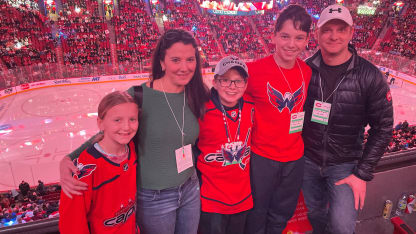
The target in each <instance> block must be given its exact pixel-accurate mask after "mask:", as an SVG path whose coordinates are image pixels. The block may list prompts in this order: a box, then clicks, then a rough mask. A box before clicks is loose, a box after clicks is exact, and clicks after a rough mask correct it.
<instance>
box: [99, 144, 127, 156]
mask: <svg viewBox="0 0 416 234" xmlns="http://www.w3.org/2000/svg"><path fill="white" fill-rule="evenodd" d="M94 147H95V148H96V149H97V150H98V151H99V152H100V153H102V154H103V155H104V156H106V157H107V158H110V159H122V158H125V157H126V156H128V155H129V153H130V150H129V147H128V146H127V145H124V149H125V150H124V153H122V154H120V155H118V154H110V153H107V152H105V150H104V149H103V147H101V145H100V144H99V143H98V142H97V143H95V144H94Z"/></svg>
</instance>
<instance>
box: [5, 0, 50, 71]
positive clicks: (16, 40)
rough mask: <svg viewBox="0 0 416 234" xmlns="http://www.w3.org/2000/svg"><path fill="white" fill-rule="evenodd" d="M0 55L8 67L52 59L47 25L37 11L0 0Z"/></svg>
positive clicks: (45, 61)
mask: <svg viewBox="0 0 416 234" xmlns="http://www.w3.org/2000/svg"><path fill="white" fill-rule="evenodd" d="M0 45H1V46H0V59H1V60H2V61H3V63H4V64H5V66H6V67H7V68H8V69H11V68H15V67H18V66H28V65H31V64H34V63H47V62H55V61H56V55H55V53H54V50H53V48H54V47H55V46H54V43H53V39H52V34H51V29H50V26H49V24H48V21H45V19H44V17H43V16H41V15H40V13H39V12H38V11H33V10H29V9H27V8H25V6H23V5H22V6H20V7H18V8H16V7H11V6H9V5H8V4H7V3H6V2H5V1H0Z"/></svg>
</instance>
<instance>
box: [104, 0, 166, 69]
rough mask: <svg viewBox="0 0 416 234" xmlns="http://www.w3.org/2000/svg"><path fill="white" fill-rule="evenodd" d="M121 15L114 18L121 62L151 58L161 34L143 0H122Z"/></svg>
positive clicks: (138, 61)
mask: <svg viewBox="0 0 416 234" xmlns="http://www.w3.org/2000/svg"><path fill="white" fill-rule="evenodd" d="M119 6H120V15H119V16H114V17H113V18H112V24H113V25H114V28H115V36H116V43H117V57H118V61H119V62H124V61H128V62H133V63H140V62H141V61H142V60H145V59H149V58H150V57H151V55H152V52H153V49H154V48H155V47H156V42H157V40H158V38H159V36H160V33H159V29H158V27H157V25H156V23H155V22H153V21H152V20H151V18H150V16H149V14H148V13H147V12H146V10H145V3H144V2H142V1H129V0H121V1H120V2H119Z"/></svg>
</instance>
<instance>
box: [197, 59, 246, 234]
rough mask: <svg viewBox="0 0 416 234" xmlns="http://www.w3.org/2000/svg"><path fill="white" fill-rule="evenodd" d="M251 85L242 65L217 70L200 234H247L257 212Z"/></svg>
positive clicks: (204, 134) (203, 132)
mask: <svg viewBox="0 0 416 234" xmlns="http://www.w3.org/2000/svg"><path fill="white" fill-rule="evenodd" d="M247 79H248V70H247V66H246V64H245V63H244V62H243V61H241V60H239V59H238V58H237V57H235V56H228V57H225V58H223V59H222V60H221V61H220V62H219V63H218V64H217V66H216V68H215V76H214V80H213V88H212V89H211V100H210V101H209V102H207V103H206V106H205V107H206V113H205V116H204V118H200V119H199V125H200V132H199V137H198V143H197V146H198V149H199V150H200V151H201V153H200V154H199V156H198V159H197V169H198V170H199V172H200V179H201V205H202V207H201V210H202V213H201V218H200V225H199V231H200V234H226V233H229V234H234V233H243V232H244V226H245V221H246V215H247V211H248V210H250V209H251V208H252V207H253V199H252V197H251V188H250V169H249V159H250V135H251V126H252V124H253V117H254V116H253V115H254V106H253V103H251V102H248V101H247V100H245V99H243V98H242V96H243V94H244V91H245V90H246V88H247Z"/></svg>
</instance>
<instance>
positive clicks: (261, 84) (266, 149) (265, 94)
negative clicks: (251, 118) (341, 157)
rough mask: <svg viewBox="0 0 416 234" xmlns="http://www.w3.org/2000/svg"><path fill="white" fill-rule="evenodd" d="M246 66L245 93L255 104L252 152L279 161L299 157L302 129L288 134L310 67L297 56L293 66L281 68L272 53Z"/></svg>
mask: <svg viewBox="0 0 416 234" xmlns="http://www.w3.org/2000/svg"><path fill="white" fill-rule="evenodd" d="M297 64H299V67H300V69H299V67H298V65H297ZM247 66H248V70H249V73H250V78H249V80H248V87H247V90H246V94H247V95H249V96H250V97H251V98H252V99H253V101H254V104H255V105H256V116H255V124H254V126H255V127H254V129H253V141H252V151H253V152H254V153H256V154H258V155H261V156H263V157H266V158H269V159H272V160H275V161H279V162H288V161H294V160H297V159H299V158H301V157H302V155H303V147H304V146H303V140H302V132H297V133H292V134H289V128H290V118H291V114H294V113H296V112H302V111H303V105H304V103H305V100H306V95H307V90H308V85H309V82H310V79H311V75H312V71H311V68H310V67H308V65H307V64H306V63H305V62H303V61H302V60H300V59H297V63H295V66H294V67H293V68H292V69H284V68H282V67H281V70H280V69H279V67H278V66H277V64H276V62H275V61H274V59H273V56H272V55H271V56H268V57H266V58H263V59H260V60H258V61H255V62H252V63H248V64H247ZM282 73H283V74H284V76H283V75H282ZM302 75H303V79H302Z"/></svg>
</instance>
